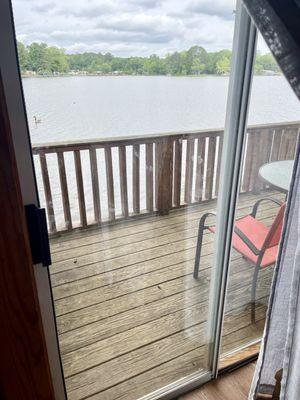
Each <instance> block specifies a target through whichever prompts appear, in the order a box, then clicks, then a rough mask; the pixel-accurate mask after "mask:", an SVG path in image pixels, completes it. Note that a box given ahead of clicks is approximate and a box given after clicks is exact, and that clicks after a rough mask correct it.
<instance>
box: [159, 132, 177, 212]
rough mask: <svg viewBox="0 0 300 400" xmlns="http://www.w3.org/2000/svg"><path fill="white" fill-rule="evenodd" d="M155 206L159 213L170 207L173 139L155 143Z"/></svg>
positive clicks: (166, 210)
mask: <svg viewBox="0 0 300 400" xmlns="http://www.w3.org/2000/svg"><path fill="white" fill-rule="evenodd" d="M155 157H156V168H157V171H156V177H157V179H156V185H157V187H156V208H157V211H158V212H159V214H160V215H166V214H168V213H169V210H170V208H171V196H172V193H171V191H172V182H171V179H170V176H171V177H173V171H172V165H173V162H172V161H173V139H172V138H170V137H167V138H164V139H163V140H162V141H160V142H157V143H156V147H155Z"/></svg>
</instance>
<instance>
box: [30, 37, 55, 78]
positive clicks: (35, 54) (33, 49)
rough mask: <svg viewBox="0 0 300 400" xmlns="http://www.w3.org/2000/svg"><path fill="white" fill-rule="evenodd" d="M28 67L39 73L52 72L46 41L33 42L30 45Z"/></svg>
mask: <svg viewBox="0 0 300 400" xmlns="http://www.w3.org/2000/svg"><path fill="white" fill-rule="evenodd" d="M27 49H28V67H29V69H30V70H32V71H35V72H37V73H50V72H51V70H50V66H49V59H48V55H47V44H46V43H31V44H30V45H29V46H28V48H27Z"/></svg>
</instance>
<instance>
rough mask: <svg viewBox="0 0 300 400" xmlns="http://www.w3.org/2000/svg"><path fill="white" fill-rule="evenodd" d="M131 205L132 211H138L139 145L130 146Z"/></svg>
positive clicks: (137, 212)
mask: <svg viewBox="0 0 300 400" xmlns="http://www.w3.org/2000/svg"><path fill="white" fill-rule="evenodd" d="M132 205H133V212H134V213H136V214H139V212H140V145H139V144H134V145H133V146H132Z"/></svg>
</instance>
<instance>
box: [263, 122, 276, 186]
mask: <svg viewBox="0 0 300 400" xmlns="http://www.w3.org/2000/svg"><path fill="white" fill-rule="evenodd" d="M262 134H263V138H262V149H263V151H262V158H261V166H262V165H263V164H267V163H269V162H270V158H271V151H272V143H273V136H274V130H273V129H265V130H264V132H263V133H262ZM260 180H261V181H262V179H260ZM266 187H267V184H266V183H265V182H262V188H263V189H265V188H266Z"/></svg>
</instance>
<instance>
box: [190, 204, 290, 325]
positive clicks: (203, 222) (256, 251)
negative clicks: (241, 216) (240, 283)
mask: <svg viewBox="0 0 300 400" xmlns="http://www.w3.org/2000/svg"><path fill="white" fill-rule="evenodd" d="M264 201H270V202H273V203H275V204H276V205H278V206H281V205H282V203H281V202H280V201H279V200H277V199H273V198H271V197H264V198H262V199H259V200H258V201H257V202H256V203H255V204H254V206H253V208H252V211H251V213H250V214H249V215H251V216H252V217H253V218H255V217H256V214H257V211H258V208H259V206H260V204H261V203H262V202H264ZM211 215H213V216H216V213H215V212H207V213H205V214H203V215H202V217H201V219H200V221H199V228H198V240H197V246H196V256H195V265H194V278H195V279H198V277H199V264H200V258H201V250H202V241H203V234H204V231H205V229H209V228H211V227H212V226H214V225H206V219H207V217H208V216H211ZM274 222H275V220H274ZM272 228H273V229H272ZM274 229H276V227H273V225H272V227H271V228H270V230H269V233H268V234H267V236H266V238H265V241H264V243H263V246H262V248H261V249H257V248H256V247H255V245H254V244H253V243H252V242H251V241H250V239H249V238H248V237H247V236H246V235H245V234H244V233H243V232H241V231H240V230H239V229H237V228H235V229H234V231H235V233H236V234H237V235H239V236H240V238H241V239H242V240H243V241H244V243H245V244H246V245H247V246H248V247H249V249H250V250H251V251H252V252H253V253H254V254H255V255H257V256H258V258H257V261H256V263H255V264H254V274H253V278H252V285H251V322H252V323H255V299H256V285H257V279H258V273H259V271H260V270H261V262H262V259H263V257H264V254H265V251H266V250H267V249H268V245H269V244H270V241H271V239H272V236H273V234H274ZM249 261H250V262H251V260H249Z"/></svg>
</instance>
